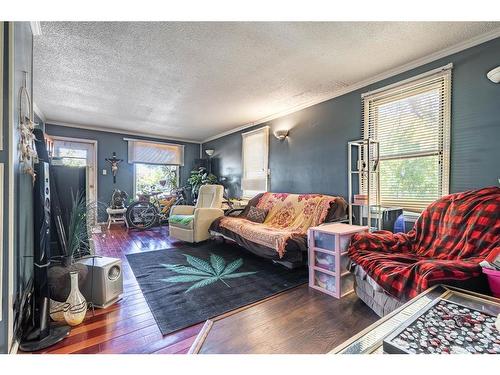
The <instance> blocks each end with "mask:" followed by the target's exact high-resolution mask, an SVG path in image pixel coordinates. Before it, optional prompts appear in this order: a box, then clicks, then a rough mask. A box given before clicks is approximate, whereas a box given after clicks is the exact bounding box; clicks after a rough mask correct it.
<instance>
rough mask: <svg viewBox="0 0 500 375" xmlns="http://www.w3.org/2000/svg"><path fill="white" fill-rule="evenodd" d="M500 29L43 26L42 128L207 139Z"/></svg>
mask: <svg viewBox="0 0 500 375" xmlns="http://www.w3.org/2000/svg"><path fill="white" fill-rule="evenodd" d="M498 27H500V23H498V22H497V23H494V22H483V23H474V22H464V23H459V22H409V23H403V22H395V23H393V22H325V23H321V22H319V23H312V22H304V23H279V22H275V23H262V22H253V23H252V22H238V23H237V22H226V23H222V22H198V23H195V22H42V25H41V29H42V35H40V36H36V37H35V42H34V98H35V102H36V104H37V106H38V107H39V108H40V109H41V110H42V111H43V112H44V114H45V116H46V118H47V120H48V121H49V122H50V121H59V122H67V123H72V124H80V125H86V126H92V127H96V129H99V128H102V127H104V128H110V129H115V130H125V131H134V132H141V133H144V134H151V135H159V136H163V137H177V138H186V139H192V140H203V139H206V138H207V137H210V136H213V135H216V134H218V133H221V132H223V131H227V130H230V129H232V128H236V127H238V126H241V125H244V124H247V123H249V122H253V121H257V120H259V119H262V118H265V117H267V116H271V115H273V114H276V113H280V112H283V111H287V110H290V109H292V108H294V107H297V106H300V105H303V104H304V103H309V102H314V101H316V100H320V99H321V98H324V97H326V96H327V95H329V94H333V93H334V92H335V91H337V90H339V89H341V88H344V87H346V86H348V85H351V84H354V83H356V82H359V81H362V80H364V79H368V78H370V77H373V76H375V75H377V74H380V73H382V72H385V71H387V70H389V69H391V68H395V67H398V66H400V65H402V64H405V63H408V62H410V61H412V60H415V59H418V58H420V57H423V56H426V55H429V54H431V53H434V52H437V51H439V50H442V49H444V48H447V47H450V46H452V45H454V44H457V43H459V42H462V41H464V40H467V39H470V38H473V37H475V36H477V35H480V34H483V33H485V32H488V31H491V30H493V29H495V28H498Z"/></svg>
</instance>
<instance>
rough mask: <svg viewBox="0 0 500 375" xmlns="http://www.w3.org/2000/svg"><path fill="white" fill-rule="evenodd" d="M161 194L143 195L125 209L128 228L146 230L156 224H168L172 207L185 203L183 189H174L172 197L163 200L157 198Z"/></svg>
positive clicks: (158, 192) (154, 192) (156, 192)
mask: <svg viewBox="0 0 500 375" xmlns="http://www.w3.org/2000/svg"><path fill="white" fill-rule="evenodd" d="M161 194H163V192H161V191H153V192H150V193H143V194H141V195H140V197H139V200H137V201H135V202H133V203H132V204H130V205H129V206H128V207H127V212H126V213H125V217H126V220H127V222H128V224H129V226H130V227H132V228H134V229H139V230H146V229H149V228H151V227H153V226H155V225H157V224H159V225H162V224H164V223H166V222H168V217H169V215H170V209H171V208H172V206H174V205H180V204H185V202H186V196H185V188H180V189H175V190H174V191H173V194H174V195H173V196H169V197H166V198H163V199H162V198H161V197H159V195H161ZM169 198H170V199H169Z"/></svg>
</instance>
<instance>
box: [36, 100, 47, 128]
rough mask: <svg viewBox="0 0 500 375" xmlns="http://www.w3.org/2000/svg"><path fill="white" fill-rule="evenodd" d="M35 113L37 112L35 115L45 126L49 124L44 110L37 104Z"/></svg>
mask: <svg viewBox="0 0 500 375" xmlns="http://www.w3.org/2000/svg"><path fill="white" fill-rule="evenodd" d="M33 112H35V114H36V115H37V116H38V118H39V119H40V120H42V121H43V123H44V124H45V123H46V122H47V120H46V118H45V115H44V114H43V112H42V110H41V109H40V107H38V106H37V105H36V103H35V102H33Z"/></svg>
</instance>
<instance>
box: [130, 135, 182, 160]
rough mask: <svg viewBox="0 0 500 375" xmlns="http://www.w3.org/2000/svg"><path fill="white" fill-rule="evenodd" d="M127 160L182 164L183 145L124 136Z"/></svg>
mask: <svg viewBox="0 0 500 375" xmlns="http://www.w3.org/2000/svg"><path fill="white" fill-rule="evenodd" d="M125 140H126V141H128V162H129V163H143V164H159V165H184V146H183V145H177V144H171V143H156V142H151V141H141V140H137V139H129V138H125Z"/></svg>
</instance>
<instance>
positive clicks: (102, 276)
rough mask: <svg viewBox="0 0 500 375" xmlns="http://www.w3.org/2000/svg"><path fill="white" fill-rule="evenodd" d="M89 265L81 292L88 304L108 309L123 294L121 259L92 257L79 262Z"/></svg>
mask: <svg viewBox="0 0 500 375" xmlns="http://www.w3.org/2000/svg"><path fill="white" fill-rule="evenodd" d="M78 263H82V264H85V265H87V267H88V274H87V278H86V280H85V283H84V285H83V287H82V288H81V289H82V290H81V292H82V294H83V296H84V297H85V299H86V300H87V302H92V304H93V305H94V306H95V307H99V308H103V309H104V308H106V307H108V306H110V305H112V304H113V303H115V302H116V301H117V300H118V299H119V298H120V295H121V294H122V293H123V274H122V262H121V260H120V259H116V258H107V257H97V256H96V257H92V258H85V259H81V260H79V261H78Z"/></svg>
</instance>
